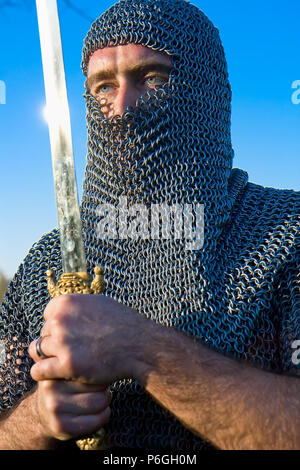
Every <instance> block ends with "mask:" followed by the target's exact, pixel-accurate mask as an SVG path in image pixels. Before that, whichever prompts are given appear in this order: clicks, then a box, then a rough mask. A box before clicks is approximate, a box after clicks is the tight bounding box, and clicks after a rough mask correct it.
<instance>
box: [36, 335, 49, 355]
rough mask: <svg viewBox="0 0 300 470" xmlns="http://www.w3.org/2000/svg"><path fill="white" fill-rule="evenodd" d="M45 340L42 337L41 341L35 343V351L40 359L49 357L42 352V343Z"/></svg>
mask: <svg viewBox="0 0 300 470" xmlns="http://www.w3.org/2000/svg"><path fill="white" fill-rule="evenodd" d="M43 339H44V338H43V336H40V337H39V339H38V340H37V342H36V343H35V351H36V354H37V356H38V357H39V358H40V359H46V358H47V357H48V356H46V354H44V353H43V351H42V341H43Z"/></svg>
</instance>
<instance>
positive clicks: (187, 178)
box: [0, 0, 300, 450]
mask: <svg viewBox="0 0 300 470" xmlns="http://www.w3.org/2000/svg"><path fill="white" fill-rule="evenodd" d="M127 43H135V44H142V45H144V46H148V47H150V48H152V49H154V50H157V51H162V52H165V53H167V54H169V56H170V57H171V60H172V63H173V69H172V71H171V73H170V78H169V82H168V83H167V84H166V85H164V86H163V87H162V88H160V89H159V90H156V91H155V92H151V93H150V94H149V93H148V94H146V95H144V96H143V97H141V98H140V99H139V100H138V101H137V104H136V106H135V107H130V108H128V109H127V110H126V112H125V113H124V114H123V115H122V116H121V117H118V118H117V119H115V120H113V121H112V120H108V119H105V118H104V117H103V116H102V114H101V111H100V108H99V104H98V102H97V100H96V99H95V98H93V97H92V96H91V94H89V93H87V94H86V101H87V124H88V156H87V167H86V175H85V180H84V191H83V198H82V206H81V209H82V221H83V235H84V241H85V246H86V254H87V262H88V270H89V272H92V270H93V267H94V266H96V265H97V264H99V263H100V264H101V265H102V266H103V268H104V272H105V278H106V281H107V286H108V287H107V290H106V295H109V296H111V297H112V298H114V299H116V300H118V301H120V302H122V303H124V304H126V305H128V306H130V307H132V308H134V309H136V310H137V311H138V312H139V313H140V314H142V315H145V316H147V317H148V318H151V319H152V320H153V321H155V322H158V323H161V324H164V325H166V326H167V327H175V328H178V329H180V330H182V331H183V332H185V333H187V334H190V335H193V336H195V337H197V338H198V339H199V341H202V342H205V343H206V344H207V345H209V346H211V347H213V348H215V349H217V350H219V351H220V352H222V353H226V354H230V355H232V356H233V357H235V358H237V359H242V360H247V361H251V362H253V363H256V364H257V365H258V366H261V367H263V368H265V369H268V370H272V371H274V372H288V373H293V374H297V372H298V369H297V366H296V365H293V363H292V352H293V350H292V342H293V341H294V340H296V339H300V325H299V313H300V312H299V309H300V293H299V285H300V270H299V226H300V217H299V213H300V195H299V193H297V192H294V191H291V190H276V189H272V188H263V187H261V186H258V185H255V184H252V183H248V181H247V180H248V178H247V174H246V173H245V172H243V171H241V170H238V169H232V157H233V151H232V147H231V136H230V111H231V90H230V85H229V81H228V74H227V66H226V60H225V56H224V52H223V48H222V44H221V42H220V38H219V34H218V31H217V29H216V28H215V27H214V26H213V25H212V23H211V22H210V21H209V20H208V19H207V17H206V16H205V15H204V14H203V13H202V12H201V11H199V10H198V9H197V8H196V7H195V6H193V5H191V4H189V3H187V2H185V1H183V0H168V1H167V0H156V1H154V0H125V1H121V2H119V3H117V4H116V5H114V6H113V7H111V8H110V9H109V10H108V11H107V12H106V13H104V14H103V15H102V16H101V17H100V18H99V19H98V20H97V21H96V22H95V23H94V24H93V25H92V27H91V30H90V32H89V33H88V35H87V37H86V39H85V43H84V49H83V63H82V64H83V70H84V72H85V73H86V72H87V64H88V60H89V57H90V55H91V54H92V53H93V52H94V51H95V50H97V49H98V48H101V47H106V46H108V45H109V44H110V45H112V44H113V45H120V44H127ZM125 196H126V197H127V200H128V205H129V206H130V205H132V204H135V203H144V204H145V206H146V207H147V208H149V207H150V205H151V204H158V203H165V204H168V205H173V204H175V203H177V204H179V205H183V204H188V203H189V204H196V203H201V204H204V210H205V237H204V245H203V247H202V248H201V249H196V250H187V249H186V240H184V239H178V240H175V239H174V238H172V237H171V238H170V239H168V240H165V239H158V240H151V239H149V238H147V237H145V239H135V240H132V239H130V238H128V239H120V238H118V237H117V238H116V239H114V240H110V239H107V240H103V239H99V233H97V228H98V227H99V222H100V219H101V217H100V215H99V212H98V211H97V208H98V207H99V204H111V205H112V206H114V207H116V206H117V205H118V204H119V198H120V197H125ZM49 268H56V270H57V273H58V274H60V273H61V261H60V253H59V238H58V234H57V232H56V231H54V232H52V233H50V234H48V235H45V236H44V237H43V238H42V239H41V240H40V241H39V242H38V243H37V244H35V245H34V246H33V247H32V249H31V250H30V252H29V254H28V256H27V257H26V259H25V261H24V262H23V263H22V265H21V266H20V268H19V270H18V272H17V274H16V276H15V278H14V280H13V281H12V283H11V285H10V287H9V289H8V291H7V295H6V297H5V300H4V302H3V304H2V307H1V317H0V318H1V319H0V327H1V338H2V339H3V344H4V345H5V355H4V360H3V361H2V365H1V375H0V377H1V378H0V403H1V410H7V409H9V408H10V407H11V406H13V405H14V404H15V403H16V402H18V400H20V398H21V397H22V396H23V395H24V393H25V392H26V391H27V390H30V389H31V388H32V386H33V383H32V380H31V379H30V374H29V371H30V367H31V364H32V361H31V359H30V358H29V357H28V353H27V350H26V347H27V346H28V345H29V343H30V342H31V341H32V340H33V339H35V338H36V337H37V336H39V332H40V329H41V327H42V324H43V318H42V316H43V310H44V308H45V306H46V304H47V302H48V301H49V296H48V293H47V289H46V279H45V273H46V271H47V269H49ZM112 390H113V392H114V394H113V401H112V418H111V420H110V423H109V424H108V425H107V426H106V431H107V434H106V436H107V443H110V444H111V445H112V446H120V447H140V448H144V449H156V450H163V449H174V450H199V449H206V448H209V444H208V443H206V442H204V441H203V440H202V439H200V438H198V437H197V436H194V435H193V434H192V433H190V432H189V431H188V430H187V429H185V428H184V427H183V426H182V425H181V424H180V423H179V422H178V421H176V420H175V419H173V418H172V417H171V416H170V415H169V413H167V412H166V411H164V410H163V409H162V408H161V407H160V406H158V405H157V404H156V403H154V402H153V401H152V399H151V398H150V397H149V396H148V394H146V393H145V392H144V390H143V389H142V387H141V386H140V385H139V384H138V383H137V382H135V381H132V380H127V379H124V380H123V381H121V382H118V383H115V384H113V386H112Z"/></svg>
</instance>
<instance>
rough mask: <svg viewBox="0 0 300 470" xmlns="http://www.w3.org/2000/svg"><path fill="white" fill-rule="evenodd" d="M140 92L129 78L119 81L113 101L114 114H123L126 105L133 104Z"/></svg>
mask: <svg viewBox="0 0 300 470" xmlns="http://www.w3.org/2000/svg"><path fill="white" fill-rule="evenodd" d="M141 94H142V93H141V90H139V88H138V87H137V85H136V84H135V83H133V82H131V81H130V80H125V81H124V82H122V83H120V86H119V88H118V90H117V94H116V96H115V100H114V103H113V114H114V116H116V115H121V114H123V113H124V111H125V109H126V108H127V107H128V106H135V104H136V100H137V99H138V98H139V97H140V96H141Z"/></svg>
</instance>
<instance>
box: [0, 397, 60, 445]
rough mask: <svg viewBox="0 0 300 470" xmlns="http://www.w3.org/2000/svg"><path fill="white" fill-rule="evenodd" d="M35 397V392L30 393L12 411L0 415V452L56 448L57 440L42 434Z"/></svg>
mask: <svg viewBox="0 0 300 470" xmlns="http://www.w3.org/2000/svg"><path fill="white" fill-rule="evenodd" d="M36 395H37V392H36V391H33V392H30V393H29V394H27V395H26V396H25V398H24V399H23V400H22V401H21V402H20V403H19V404H18V405H17V406H16V407H14V408H13V409H12V410H10V411H8V412H6V413H2V414H0V450H47V449H55V448H56V447H57V446H58V444H59V441H58V440H56V439H53V438H50V437H47V436H45V435H44V433H43V430H42V427H41V425H40V421H39V416H38V411H37V400H36Z"/></svg>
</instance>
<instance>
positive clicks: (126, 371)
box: [29, 294, 152, 387]
mask: <svg viewBox="0 0 300 470" xmlns="http://www.w3.org/2000/svg"><path fill="white" fill-rule="evenodd" d="M44 317H45V320H46V323H45V325H44V326H43V329H42V332H41V336H42V337H43V340H42V342H41V348H42V351H43V353H44V354H45V355H46V356H48V357H47V358H46V359H42V360H40V359H39V357H38V356H37V354H36V341H34V342H33V343H31V345H30V347H29V354H30V356H31V357H32V358H33V360H34V361H35V362H36V364H35V365H34V366H33V367H32V369H31V376H32V378H33V379H34V380H36V381H42V380H52V379H63V380H67V381H69V380H74V381H76V382H81V383H89V384H98V385H99V384H100V385H101V386H103V387H107V386H109V385H110V384H111V383H112V382H114V381H116V380H118V379H123V378H129V377H133V374H134V373H135V372H136V371H137V370H138V367H139V355H140V354H141V351H142V349H143V343H144V342H145V333H146V330H148V329H149V327H150V328H151V324H152V322H151V321H150V322H148V321H147V320H146V319H145V318H144V317H142V316H140V315H138V314H137V312H135V311H134V310H132V309H130V308H128V307H126V306H124V305H122V304H120V303H119V302H116V301H114V300H112V299H110V298H108V297H105V296H102V295H80V294H72V295H63V296H60V297H57V298H55V299H52V300H51V301H50V303H49V304H48V305H47V307H46V309H45V312H44ZM145 324H146V325H145Z"/></svg>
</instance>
